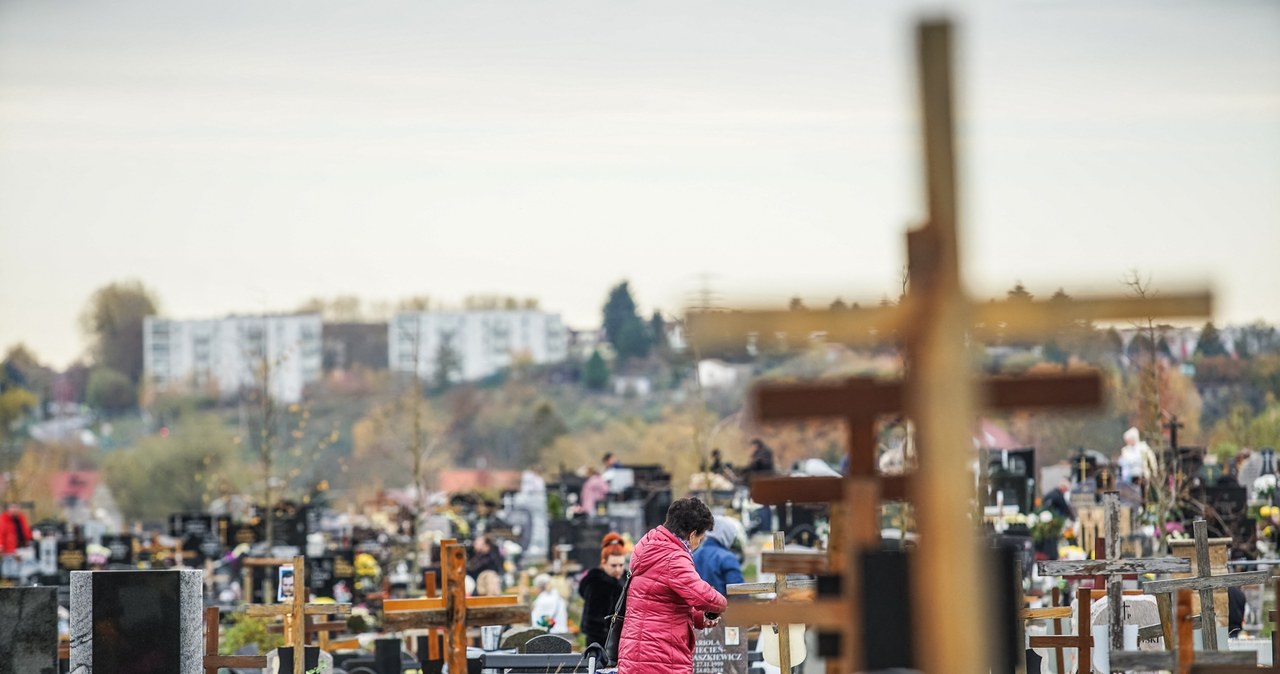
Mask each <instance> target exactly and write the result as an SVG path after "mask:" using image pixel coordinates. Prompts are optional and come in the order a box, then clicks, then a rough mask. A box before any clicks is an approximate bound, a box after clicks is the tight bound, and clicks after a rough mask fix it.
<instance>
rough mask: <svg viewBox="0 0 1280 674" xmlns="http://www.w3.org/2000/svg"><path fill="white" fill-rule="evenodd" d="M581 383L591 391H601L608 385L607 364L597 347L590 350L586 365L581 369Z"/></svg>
mask: <svg viewBox="0 0 1280 674" xmlns="http://www.w3.org/2000/svg"><path fill="white" fill-rule="evenodd" d="M582 385H583V386H585V387H587V388H588V389H589V390H592V391H603V390H604V389H605V387H606V386H608V385H609V366H608V365H607V364H606V363H605V362H604V356H601V355H600V350H599V349H596V350H595V351H592V352H591V357H590V358H588V359H587V365H586V367H584V368H583V369H582Z"/></svg>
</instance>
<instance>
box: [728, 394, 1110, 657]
mask: <svg viewBox="0 0 1280 674" xmlns="http://www.w3.org/2000/svg"><path fill="white" fill-rule="evenodd" d="M1102 388H1103V382H1102V378H1101V377H1100V376H1099V375H1098V374H1097V373H1096V372H1086V373H1070V374H1064V375H1055V376H1043V377H1025V378H1012V377H995V378H990V379H988V380H987V381H985V382H984V383H983V386H982V393H983V395H982V403H983V404H984V406H986V407H990V408H993V409H1001V410H1008V409H1017V408H1043V407H1060V408H1070V407H1094V406H1097V405H1099V404H1100V403H1101V402H1102ZM904 397H905V387H904V385H903V384H902V382H894V381H881V380H877V379H873V378H868V377H855V378H851V379H847V380H845V381H843V382H840V383H836V384H831V383H809V384H783V385H763V386H760V387H758V388H757V389H756V391H755V401H754V408H755V411H756V417H757V418H758V419H759V420H760V421H763V422H776V421H790V420H795V419H804V418H839V419H841V420H843V421H844V422H845V425H846V426H847V428H848V432H849V437H848V441H847V448H848V449H847V451H848V456H849V471H848V476H847V477H843V478H834V477H833V478H807V477H802V478H788V477H773V478H757V479H755V480H753V481H752V483H751V497H752V499H754V500H755V501H757V502H758V503H762V504H767V505H771V504H782V503H786V502H793V503H821V502H830V503H834V504H836V506H835V508H834V510H833V513H832V517H831V533H832V540H831V541H829V544H828V551H829V554H828V556H821V557H815V558H814V559H802V558H801V557H798V556H796V553H782V554H779V553H774V555H775V557H771V556H770V555H768V554H766V555H765V556H764V558H763V559H762V567H764V569H765V570H767V571H773V570H776V568H769V567H771V566H776V565H782V564H789V565H791V566H789V567H787V569H788V570H790V571H792V572H795V573H820V572H823V571H830V572H835V573H841V574H842V575H843V576H844V580H843V581H842V582H841V583H840V585H841V590H842V594H843V595H844V596H845V598H846V599H848V600H849V601H850V602H851V603H852V604H853V606H858V605H859V603H858V602H859V597H860V592H861V587H860V583H859V582H858V580H857V579H858V571H857V569H856V568H855V567H856V559H857V553H858V552H859V551H860V550H862V549H865V548H867V547H871V546H875V545H877V544H878V543H879V540H880V525H879V520H878V516H877V513H878V503H879V498H880V497H881V496H883V497H884V498H888V499H891V500H903V499H904V498H905V497H906V491H907V489H906V483H907V478H906V477H904V476H879V475H877V471H876V454H877V442H876V422H877V420H878V419H879V418H880V417H881V416H883V415H886V414H896V413H900V412H902V411H903V409H904ZM795 565H800V566H798V567H797V566H795ZM777 568H781V567H777ZM727 618H729V619H731V620H732V621H733V624H737V622H738V618H737V617H733V616H727ZM862 619H863V617H862V616H861V615H860V612H859V611H857V610H854V611H851V612H850V614H849V615H848V616H846V618H845V620H844V621H843V622H842V623H841V624H840V625H836V626H828V627H835V628H836V629H838V631H839V632H840V633H841V637H842V638H841V648H840V657H839V658H838V659H837V658H832V659H829V660H828V671H829V672H833V673H834V672H838V671H839V672H847V671H853V670H859V669H861V668H862V666H863V663H862V645H861V644H860V643H858V636H857V635H859V634H861V632H860V630H861V627H862Z"/></svg>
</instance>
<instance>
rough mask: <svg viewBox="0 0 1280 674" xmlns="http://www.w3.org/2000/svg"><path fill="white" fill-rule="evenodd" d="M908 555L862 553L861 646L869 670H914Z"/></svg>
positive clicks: (909, 557)
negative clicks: (896, 668) (863, 646)
mask: <svg viewBox="0 0 1280 674" xmlns="http://www.w3.org/2000/svg"><path fill="white" fill-rule="evenodd" d="M910 562H911V556H910V553H906V552H898V551H888V550H873V551H869V552H865V553H863V554H862V587H863V592H862V606H861V607H860V608H861V610H862V616H863V620H862V643H863V644H865V649H866V659H867V663H866V668H867V669H868V670H877V669H892V668H894V667H901V668H904V669H912V668H914V667H915V659H914V656H913V651H914V648H913V646H912V638H911V634H912V629H911V627H912V626H911V592H910V575H911V573H910Z"/></svg>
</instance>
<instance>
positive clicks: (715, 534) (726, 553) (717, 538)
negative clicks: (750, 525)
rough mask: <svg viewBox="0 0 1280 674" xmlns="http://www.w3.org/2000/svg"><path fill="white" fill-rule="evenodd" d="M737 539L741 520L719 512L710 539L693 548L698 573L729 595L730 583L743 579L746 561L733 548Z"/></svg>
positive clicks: (709, 534)
mask: <svg viewBox="0 0 1280 674" xmlns="http://www.w3.org/2000/svg"><path fill="white" fill-rule="evenodd" d="M737 539H738V523H737V522H735V521H733V520H732V519H729V518H728V517H723V516H717V517H716V518H715V526H714V527H712V529H711V531H708V532H707V538H706V540H705V541H704V542H703V543H702V545H701V546H699V547H698V549H697V550H694V551H693V568H694V569H696V570H697V571H698V576H699V577H700V578H702V579H703V580H705V581H706V582H707V584H708V585H710V586H711V587H714V588H715V589H716V592H719V593H720V594H722V595H726V596H728V593H727V592H725V589H726V586H727V585H729V584H730V583H741V582H743V579H742V562H740V561H738V555H737V554H736V553H734V551H733V547H734V543H735V542H736V541H737Z"/></svg>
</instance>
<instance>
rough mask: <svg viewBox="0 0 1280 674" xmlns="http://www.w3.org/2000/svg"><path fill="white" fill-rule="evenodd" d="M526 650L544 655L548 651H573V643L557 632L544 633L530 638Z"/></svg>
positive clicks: (555, 652)
mask: <svg viewBox="0 0 1280 674" xmlns="http://www.w3.org/2000/svg"><path fill="white" fill-rule="evenodd" d="M524 652H525V653H530V654H535V655H542V654H546V653H553V654H558V653H572V652H573V644H571V643H569V640H568V639H565V638H564V637H562V636H559V635H556V634H543V635H540V636H536V637H534V638H532V639H530V640H529V641H528V642H527V643H525V645H524Z"/></svg>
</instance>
